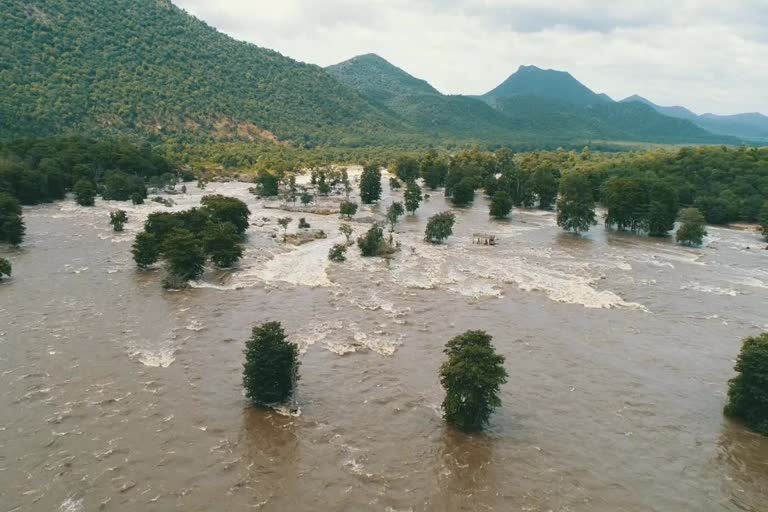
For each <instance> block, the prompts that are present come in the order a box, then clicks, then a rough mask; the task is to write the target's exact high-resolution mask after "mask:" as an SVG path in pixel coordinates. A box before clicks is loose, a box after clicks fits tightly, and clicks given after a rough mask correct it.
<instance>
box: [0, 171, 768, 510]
mask: <svg viewBox="0 0 768 512" xmlns="http://www.w3.org/2000/svg"><path fill="white" fill-rule="evenodd" d="M385 182H386V180H385ZM248 186H249V185H248V184H242V183H227V184H212V185H210V186H209V190H207V191H205V192H203V191H199V190H197V189H194V188H190V194H188V195H186V196H174V200H176V201H177V202H178V203H179V206H178V207H176V209H183V208H187V207H190V206H193V205H196V204H198V203H199V199H200V197H201V195H202V194H203V193H223V194H227V195H234V196H237V197H240V198H243V199H244V200H246V201H247V202H248V204H249V206H250V208H251V210H252V212H253V216H252V217H251V220H252V223H253V226H252V227H251V229H250V231H249V245H248V249H247V253H246V256H245V258H244V259H243V261H242V262H241V264H240V267H239V269H238V270H236V271H233V272H223V271H217V272H210V273H209V274H207V275H206V276H205V278H204V280H203V281H202V282H200V283H198V284H196V285H195V288H193V289H190V290H187V291H183V292H164V291H163V290H162V289H161V286H160V280H161V277H162V276H161V272H160V271H156V272H149V273H139V272H137V271H135V269H134V265H133V263H132V261H131V257H130V245H131V241H132V239H133V237H134V236H135V234H136V232H137V231H138V230H139V229H140V228H141V223H142V221H143V219H144V218H145V217H146V215H147V214H148V213H149V212H150V211H153V210H162V209H163V207H162V206H159V205H156V204H151V203H149V204H146V205H141V206H136V207H134V206H131V205H128V204H125V203H106V202H102V201H99V202H98V204H97V207H95V208H90V209H84V208H80V207H77V206H76V205H74V204H73V203H72V202H71V201H69V202H62V203H56V204H51V205H45V206H41V207H35V208H31V209H27V210H25V219H26V222H27V226H28V229H27V231H28V237H27V241H26V243H25V244H24V246H23V248H22V249H21V250H18V251H10V250H7V249H2V255H5V256H10V258H11V259H12V262H13V265H14V278H13V279H12V280H10V281H9V282H6V283H3V284H0V410H2V417H0V511H2V512H5V511H15V510H19V511H21V510H41V511H42V510H46V511H68V512H77V511H85V510H99V509H100V508H99V507H102V508H101V509H102V510H124V511H134V510H158V511H165V510H185V511H187V510H190V511H209V510H249V509H255V510H295V511H303V510H306V511H314V510H382V511H405V510H414V511H415V510H435V511H440V510H500V511H507V510H526V511H549V510H554V511H606V512H609V511H610V512H613V511H638V510H659V511H710V510H712V511H715V510H723V511H744V510H752V511H764V510H768V440H766V439H764V438H760V437H758V436H755V435H752V434H750V433H748V432H746V431H744V430H743V429H742V428H741V427H739V426H738V425H735V424H732V423H730V422H728V421H726V420H724V419H723V417H722V414H721V410H722V406H723V403H724V399H725V389H726V381H727V379H728V378H730V377H731V376H732V374H733V372H732V367H733V364H734V359H735V357H736V354H737V353H738V350H739V348H740V339H741V338H742V337H744V336H746V335H750V334H755V333H758V332H760V331H761V330H765V329H768V317H766V311H767V309H766V304H768V300H767V299H768V271H767V270H766V268H768V266H767V265H766V263H768V251H762V250H760V249H761V248H762V247H763V245H762V244H760V242H759V240H757V237H756V235H754V234H749V233H742V232H737V231H731V230H727V229H718V228H712V229H711V230H710V235H711V236H710V238H709V239H708V243H707V247H705V248H704V249H701V250H694V249H685V248H681V247H676V246H675V245H673V244H672V243H671V241H669V240H652V239H648V238H643V237H635V236H629V235H621V234H616V233H606V232H605V231H604V230H603V229H602V228H595V229H593V232H592V233H590V234H589V236H587V237H584V238H578V237H573V236H570V235H568V234H565V233H562V232H560V231H559V230H558V229H557V228H556V226H555V225H554V216H553V215H552V214H549V213H543V212H535V211H531V212H524V211H517V210H516V211H515V212H514V214H513V219H512V220H511V221H506V222H499V221H490V220H489V219H488V216H487V205H486V202H485V200H484V199H483V198H481V197H480V196H479V195H478V197H477V200H476V204H475V207H474V208H473V209H471V210H460V211H457V216H458V222H457V226H456V228H455V235H454V236H453V237H452V238H451V239H450V240H449V243H447V244H446V245H444V246H429V245H426V244H424V243H423V242H422V241H421V237H422V233H423V227H424V224H425V222H426V219H427V217H428V216H429V215H431V214H432V213H435V212H438V211H442V210H443V209H446V208H448V205H447V204H446V202H445V200H444V198H443V197H442V194H440V193H433V194H432V198H431V199H429V200H428V201H426V202H425V203H423V205H422V208H421V209H420V210H419V212H418V215H417V216H415V217H409V216H406V217H405V218H404V220H403V221H402V222H401V223H400V224H399V225H398V228H397V233H396V236H397V238H398V240H399V241H400V242H401V244H402V251H401V252H400V253H399V254H398V255H397V257H396V258H395V259H394V260H392V261H385V260H381V259H362V258H360V257H359V255H358V254H357V253H358V251H357V250H356V249H351V250H350V251H349V252H348V256H349V260H348V261H347V262H346V263H344V264H341V265H339V264H331V263H329V262H328V261H327V252H328V249H329V247H330V246H331V245H332V244H333V243H336V242H338V241H340V240H341V239H343V236H342V235H340V234H338V231H337V228H338V224H339V222H340V221H339V220H338V219H336V218H335V217H322V216H318V215H305V216H306V217H307V220H308V221H309V222H310V223H311V224H312V227H313V228H322V229H324V230H325V231H326V232H327V233H329V235H330V236H329V238H328V239H326V240H320V241H316V242H313V243H311V244H309V245H305V246H302V247H299V248H288V247H285V246H282V244H279V243H276V242H275V241H274V240H273V238H272V237H271V235H272V234H274V233H277V232H278V228H277V225H276V222H275V220H274V218H275V217H277V216H282V215H284V213H283V212H280V211H278V210H273V209H265V208H263V203H262V202H260V201H257V200H256V199H255V198H253V197H252V196H250V195H249V194H248V192H247V188H248ZM397 195H402V193H399V194H397ZM388 203H389V200H388V199H386V200H385V201H384V205H383V206H386V205H387V204H388ZM116 207H120V208H122V209H125V210H127V211H128V215H129V218H130V221H129V224H128V226H127V230H126V232H124V233H121V234H115V233H112V232H111V230H110V229H111V228H110V226H109V224H108V215H107V212H108V211H109V209H110V208H116ZM382 211H383V207H382V208H381V210H379V209H377V208H376V207H374V209H373V212H371V211H369V210H368V209H366V208H363V211H362V212H361V213H360V214H359V215H358V216H359V217H369V216H371V215H381V212H382ZM289 215H291V216H292V217H294V219H295V220H294V222H293V224H292V228H294V229H295V227H296V225H297V223H298V217H299V215H298V214H289ZM262 217H270V218H271V220H269V221H263V220H262ZM352 224H353V226H354V227H355V236H357V235H359V234H360V233H362V232H363V231H364V230H365V229H367V226H368V225H367V224H364V223H362V222H353V223H352ZM475 231H488V232H493V233H496V234H497V235H498V236H499V238H500V244H499V245H498V246H497V247H481V246H473V245H471V234H472V233H473V232H475ZM747 247H750V249H747ZM266 320H281V321H282V322H283V324H284V325H285V327H286V328H287V330H288V332H289V333H290V334H291V336H292V338H293V339H294V340H295V341H297V342H298V343H300V344H301V347H302V351H303V356H302V357H303V360H302V367H301V370H302V378H301V381H300V392H299V403H300V406H301V411H302V413H301V415H300V416H289V415H283V414H278V413H275V412H265V411H259V410H254V409H252V408H249V407H247V406H246V403H245V401H244V399H243V396H242V391H241V364H242V359H243V356H242V349H243V342H244V340H245V338H247V337H248V335H249V332H250V328H251V327H252V326H253V325H254V324H256V323H259V322H263V321H266ZM470 328H474V329H478V328H479V329H485V330H487V331H488V332H489V333H491V334H492V335H493V336H494V342H495V344H496V347H497V349H498V350H499V351H500V352H501V353H503V354H504V355H505V356H506V358H507V368H508V371H509V374H510V379H509V382H508V383H507V384H506V385H505V386H504V388H503V397H502V400H503V404H504V405H503V407H502V408H501V409H500V410H499V411H498V412H497V413H496V414H495V415H494V417H493V418H492V422H491V425H490V428H489V431H488V432H487V433H486V434H485V435H478V436H465V435H462V434H458V433H456V432H453V431H451V430H450V429H447V428H446V427H445V425H444V424H443V421H442V420H441V418H440V413H439V404H440V402H441V400H442V389H441V388H440V385H439V382H438V378H437V370H438V367H439V365H440V362H441V360H442V359H443V354H442V352H441V349H442V346H443V344H444V343H445V342H446V341H447V340H448V339H449V338H451V337H452V336H454V335H456V334H458V333H460V332H462V331H464V330H466V329H470Z"/></svg>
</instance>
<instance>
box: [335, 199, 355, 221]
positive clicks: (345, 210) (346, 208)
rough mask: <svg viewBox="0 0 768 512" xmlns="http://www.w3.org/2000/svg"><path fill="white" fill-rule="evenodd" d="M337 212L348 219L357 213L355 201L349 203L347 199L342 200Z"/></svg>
mask: <svg viewBox="0 0 768 512" xmlns="http://www.w3.org/2000/svg"><path fill="white" fill-rule="evenodd" d="M339 213H340V214H341V215H346V216H347V218H348V219H351V218H352V216H354V215H355V214H356V213H357V203H350V202H349V201H343V202H342V203H341V204H340V205H339Z"/></svg>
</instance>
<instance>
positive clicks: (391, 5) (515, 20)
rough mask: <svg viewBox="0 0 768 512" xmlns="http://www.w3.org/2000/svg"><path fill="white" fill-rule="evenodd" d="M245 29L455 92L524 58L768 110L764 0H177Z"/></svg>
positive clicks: (616, 82)
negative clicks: (369, 61) (359, 58)
mask: <svg viewBox="0 0 768 512" xmlns="http://www.w3.org/2000/svg"><path fill="white" fill-rule="evenodd" d="M174 1H175V2H176V3H177V5H179V6H180V7H183V8H185V9H187V10H188V11H189V12H190V13H192V14H194V15H196V16H197V17H199V18H201V19H203V20H205V21H206V22H208V23H209V24H211V25H213V26H214V27H216V28H218V29H219V30H221V31H223V32H226V33H227V34H230V35H232V36H233V37H236V38H238V39H243V40H247V41H250V42H253V43H255V44H257V45H259V46H264V47H267V48H272V49H275V50H277V51H279V52H281V53H283V54H285V55H288V56H290V57H293V58H295V59H298V60H302V61H305V62H311V63H315V64H319V65H322V66H326V65H329V64H333V63H336V62H339V61H342V60H345V59H347V58H350V57H352V56H354V55H358V54H361V53H377V54H379V55H381V56H382V57H384V58H386V59H388V60H389V61H391V62H392V63H393V64H395V65H397V66H399V67H401V68H403V69H405V70H406V71H408V72H409V73H411V74H414V75H416V76H418V77H419V78H424V79H426V80H427V81H429V82H430V83H432V84H433V85H434V86H435V87H437V88H438V89H440V90H441V91H443V92H446V93H454V94H480V93H483V92H486V91H488V90H490V89H492V88H493V87H495V86H496V85H498V83H500V82H501V81H502V80H504V79H505V78H506V77H507V76H508V75H509V74H510V73H512V72H513V71H514V70H515V69H517V67H518V66H519V65H521V64H535V65H537V66H540V67H547V68H554V69H562V70H567V71H570V72H571V73H572V74H573V75H574V76H575V77H576V78H578V79H579V80H581V81H582V82H584V83H585V84H586V85H587V86H589V87H590V88H592V89H593V90H595V91H597V92H605V93H607V94H609V95H610V96H612V97H614V98H617V99H619V98H623V97H625V96H629V95H630V94H640V95H642V96H646V97H648V98H649V99H651V100H652V101H655V102H657V103H660V104H663V105H672V104H680V105H685V106H687V107H689V108H691V109H692V110H694V111H696V112H699V113H702V112H715V113H735V112H747V111H761V112H764V113H768V94H766V90H767V89H768V57H766V56H768V2H766V1H765V0H730V1H727V2H724V1H722V0H678V1H677V2H670V1H669V0H612V1H610V0H560V1H558V2H551V3H550V4H551V5H542V4H543V2H541V1H540V0H367V1H365V2H360V1H359V0H325V1H321V0H280V1H274V0H218V1H217V2H210V1H208V0H174Z"/></svg>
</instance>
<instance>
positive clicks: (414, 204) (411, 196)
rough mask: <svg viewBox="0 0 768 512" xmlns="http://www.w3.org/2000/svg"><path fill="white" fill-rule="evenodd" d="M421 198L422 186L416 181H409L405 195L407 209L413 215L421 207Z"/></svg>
mask: <svg viewBox="0 0 768 512" xmlns="http://www.w3.org/2000/svg"><path fill="white" fill-rule="evenodd" d="M421 199H422V197H421V187H419V186H418V185H417V184H416V182H415V181H412V182H409V183H408V185H407V186H406V189H405V196H404V197H403V200H404V202H405V209H406V211H407V212H408V213H410V214H411V215H413V214H414V213H416V210H418V209H419V204H421Z"/></svg>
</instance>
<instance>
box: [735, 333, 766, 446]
mask: <svg viewBox="0 0 768 512" xmlns="http://www.w3.org/2000/svg"><path fill="white" fill-rule="evenodd" d="M735 369H736V371H737V372H738V375H737V376H736V377H734V378H733V379H731V380H730V381H729V383H728V404H727V405H726V406H725V411H724V412H725V414H726V416H730V417H732V418H738V419H740V420H742V421H744V423H745V424H746V425H747V426H748V427H749V428H750V429H752V430H754V431H755V432H758V433H760V434H763V435H766V436H768V333H763V334H761V335H760V336H755V337H751V338H747V339H745V340H744V343H743V345H742V347H741V353H740V354H739V357H738V359H737V360H736V368H735Z"/></svg>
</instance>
